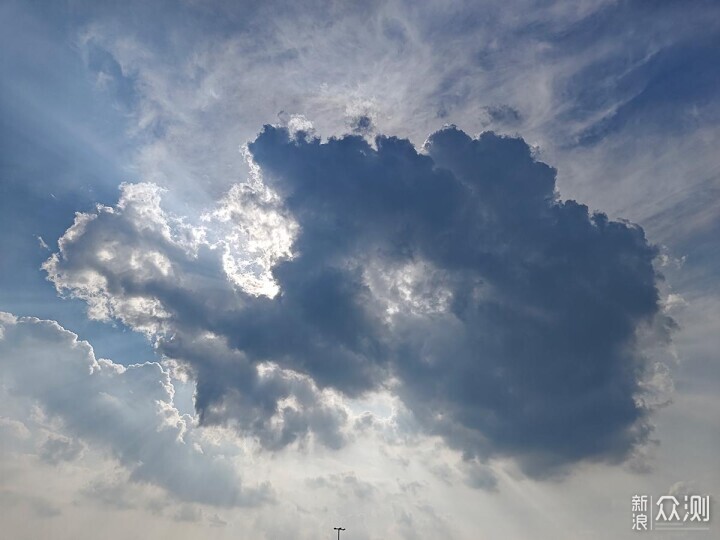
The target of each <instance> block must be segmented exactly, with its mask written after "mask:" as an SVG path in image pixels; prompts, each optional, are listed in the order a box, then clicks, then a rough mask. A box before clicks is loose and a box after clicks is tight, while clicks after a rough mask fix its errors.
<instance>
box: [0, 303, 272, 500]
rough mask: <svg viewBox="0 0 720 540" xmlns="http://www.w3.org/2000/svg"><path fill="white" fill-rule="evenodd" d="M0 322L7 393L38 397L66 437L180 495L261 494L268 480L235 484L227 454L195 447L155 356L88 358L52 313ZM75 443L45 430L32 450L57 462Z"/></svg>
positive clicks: (73, 453) (3, 317)
mask: <svg viewBox="0 0 720 540" xmlns="http://www.w3.org/2000/svg"><path fill="white" fill-rule="evenodd" d="M0 328H2V337H1V338H0V358H2V359H3V360H2V362H1V363H0V374H2V379H3V382H4V385H5V386H6V388H7V389H8V391H9V392H10V393H11V395H13V396H15V397H20V398H29V399H31V400H33V401H34V402H37V403H39V404H40V406H41V407H42V409H43V411H44V412H45V414H47V415H48V416H49V417H51V418H57V419H59V420H60V421H61V423H62V426H63V430H64V431H65V432H66V433H67V434H68V435H69V436H70V437H73V438H74V437H77V438H79V439H81V440H83V441H86V442H88V443H89V444H93V445H99V446H100V447H101V448H104V449H107V450H109V451H110V452H111V453H112V455H113V456H114V457H115V458H116V459H117V460H118V461H119V462H120V463H121V464H122V465H123V466H125V467H126V468H127V469H128V470H129V472H130V478H131V479H132V480H134V481H136V482H141V483H150V484H154V485H156V486H159V487H161V488H164V489H165V490H167V492H169V493H170V495H172V496H173V497H174V498H176V499H178V500H180V501H187V502H199V503H205V504H211V505H217V506H246V505H255V504H260V503H262V502H264V501H266V500H268V499H269V497H270V491H269V489H268V486H261V487H259V488H252V487H243V486H242V482H241V479H240V478H238V476H237V474H236V472H235V469H234V466H233V465H232V464H231V462H229V461H228V460H227V459H225V458H223V457H222V456H219V455H213V453H212V452H209V453H207V452H206V453H202V452H201V451H200V450H198V448H199V447H198V446H197V444H199V443H200V442H201V441H200V440H199V439H197V438H196V437H195V436H194V434H193V433H191V431H192V426H191V424H190V422H189V421H190V419H189V418H188V417H186V416H182V415H180V413H179V412H178V411H177V409H175V408H174V406H173V403H172V401H173V394H174V389H173V386H172V384H171V381H170V379H169V376H168V374H167V373H166V372H165V371H164V370H163V369H162V368H161V367H160V366H159V365H158V364H154V363H147V364H139V365H133V366H128V367H123V366H120V365H118V364H113V363H112V362H111V361H109V360H104V359H100V360H96V359H95V356H94V354H93V350H92V347H90V345H89V344H88V343H87V342H84V341H78V339H77V336H76V335H75V334H73V333H72V332H69V331H67V330H65V329H64V328H62V327H61V326H59V325H58V324H57V323H55V322H53V321H43V320H39V319H35V318H30V317H21V318H15V317H13V316H11V315H9V314H6V313H3V314H0ZM81 450H82V447H81V446H80V444H79V443H78V442H77V441H73V440H72V439H70V438H68V437H65V436H60V437H58V436H51V437H50V438H49V439H48V440H47V441H46V442H45V443H44V444H43V446H42V447H41V448H40V457H41V458H42V459H44V460H46V461H48V462H50V463H57V462H59V461H63V460H69V459H74V458H76V457H77V456H78V455H79V453H80V451H81Z"/></svg>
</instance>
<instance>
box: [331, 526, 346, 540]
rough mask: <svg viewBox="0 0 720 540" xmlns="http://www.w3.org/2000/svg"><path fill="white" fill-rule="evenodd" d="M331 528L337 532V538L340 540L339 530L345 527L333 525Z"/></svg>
mask: <svg viewBox="0 0 720 540" xmlns="http://www.w3.org/2000/svg"><path fill="white" fill-rule="evenodd" d="M333 530H334V531H337V532H338V540H340V531H344V530H345V529H343V528H342V527H333Z"/></svg>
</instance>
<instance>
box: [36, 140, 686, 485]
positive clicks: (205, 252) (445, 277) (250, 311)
mask: <svg viewBox="0 0 720 540" xmlns="http://www.w3.org/2000/svg"><path fill="white" fill-rule="evenodd" d="M248 149H249V155H250V156H251V159H252V163H253V166H254V167H255V172H256V174H257V176H256V178H255V179H254V181H253V182H250V183H248V184H247V185H245V186H244V187H243V188H234V189H233V190H231V192H230V193H228V195H227V197H226V198H225V199H224V200H223V201H222V202H221V205H220V207H219V208H218V209H217V211H215V212H211V213H209V214H208V215H206V216H205V227H204V228H199V227H193V226H191V225H190V224H188V223H186V222H185V221H183V220H180V219H178V218H175V217H173V216H171V215H169V214H167V213H166V212H164V211H163V210H162V209H161V206H160V192H159V190H158V189H157V188H155V187H154V186H152V185H147V184H139V185H125V186H124V187H123V192H122V196H121V199H120V201H119V203H118V205H117V206H116V207H114V208H109V207H99V208H98V209H97V211H96V212H94V213H92V214H80V215H78V217H77V219H76V221H75V224H74V225H73V227H71V228H70V229H69V230H68V231H67V233H66V234H65V235H64V237H63V238H62V239H61V240H60V242H59V246H60V252H59V253H58V254H56V255H54V256H53V257H52V258H51V259H50V260H48V262H47V263H46V265H45V268H46V270H47V271H48V273H49V277H50V279H51V280H52V281H54V283H55V284H56V286H57V287H58V289H59V290H61V291H65V292H69V293H70V294H72V295H74V296H76V297H80V298H83V299H84V300H86V301H87V302H88V303H89V305H90V308H91V309H90V313H91V315H93V316H94V317H96V318H106V317H114V318H117V319H119V320H121V321H123V322H124V323H125V324H127V325H129V326H130V327H132V328H135V329H138V330H142V331H144V332H146V333H147V334H148V335H150V336H152V338H153V339H154V340H155V342H156V343H157V347H158V349H159V350H160V351H161V353H162V354H164V355H165V356H167V357H170V358H173V359H176V360H178V361H180V362H182V363H184V364H185V365H186V366H188V368H189V369H190V370H191V371H192V373H193V374H194V376H195V377H196V380H197V394H196V407H197V409H198V412H199V414H200V418H201V419H202V421H203V422H206V423H215V422H229V423H231V424H232V425H234V426H235V427H236V428H237V429H239V430H240V431H242V432H244V433H249V434H252V435H254V436H256V437H257V438H258V440H259V441H260V442H261V443H262V444H263V445H265V446H266V447H268V448H282V447H284V446H286V445H288V444H290V443H292V442H294V441H298V440H304V439H305V438H306V437H307V436H308V435H309V434H312V436H313V437H315V438H316V439H317V440H319V441H320V442H322V443H324V444H326V445H328V446H330V447H339V446H341V445H342V444H343V443H344V441H345V440H346V438H347V436H348V427H347V425H346V424H347V422H346V421H347V418H348V412H347V410H346V408H345V407H344V406H343V404H342V400H341V398H342V396H359V395H362V394H363V393H365V392H368V391H373V390H378V389H384V390H386V391H390V392H392V393H394V394H396V395H397V396H399V397H400V398H401V399H402V400H403V402H404V403H405V405H406V406H407V407H408V408H409V410H411V411H412V412H413V414H414V415H415V417H416V418H417V420H418V421H419V424H420V425H421V426H423V428H424V429H425V430H426V431H427V432H428V433H430V434H434V435H439V436H441V437H443V438H444V440H445V441H446V442H447V443H448V444H449V445H450V446H452V447H454V448H457V449H460V450H462V452H463V453H464V455H465V456H466V457H468V458H470V457H478V458H480V459H485V458H488V457H491V456H497V455H507V456H511V457H513V458H515V459H516V460H517V461H518V462H519V463H520V464H521V466H522V467H523V468H524V469H525V470H526V472H528V473H530V474H537V475H542V474H545V473H547V472H548V471H551V470H554V469H555V468H556V467H560V466H564V465H567V464H571V463H574V462H577V461H580V460H583V459H599V460H609V461H617V460H621V459H623V458H624V457H626V456H627V455H628V453H629V452H631V451H632V450H633V448H634V447H635V446H636V445H637V444H639V443H641V442H643V441H644V440H645V439H646V437H647V435H648V431H649V427H648V423H647V415H648V413H649V408H648V406H647V402H646V401H644V400H643V398H642V391H643V383H642V381H643V378H644V377H645V376H646V374H647V371H648V366H647V361H646V358H645V357H644V356H643V354H642V350H641V348H640V346H639V344H638V343H639V342H638V336H639V334H640V333H642V332H645V331H651V330H652V331H659V332H661V334H664V333H665V332H666V331H667V329H668V328H669V327H670V325H671V324H672V323H671V321H669V320H667V319H665V318H664V316H663V315H662V314H661V312H660V308H659V295H658V290H657V285H656V282H657V280H658V279H659V276H658V275H657V274H656V272H655V270H654V268H653V259H654V257H655V256H656V250H655V248H654V247H652V246H650V245H649V244H648V243H647V241H646V239H645V236H644V233H643V231H642V229H640V228H639V227H637V226H634V225H631V224H628V223H621V222H616V221H610V220H608V218H607V217H606V216H605V215H603V214H599V213H595V214H590V213H589V212H588V208H587V207H586V206H583V205H581V204H578V203H576V202H574V201H561V200H560V199H559V198H558V195H557V193H556V190H555V171H554V169H552V168H551V167H549V166H547V165H545V164H543V163H541V162H539V161H537V160H536V159H534V157H533V155H532V152H531V150H530V148H529V147H528V145H527V144H526V143H525V142H524V141H523V140H521V139H513V138H506V137H499V136H497V135H495V134H493V133H483V134H482V135H480V137H479V138H477V139H473V138H471V137H470V136H468V135H467V134H465V133H464V132H462V131H460V130H458V129H455V128H452V127H451V128H447V129H443V130H441V131H439V132H437V133H434V134H433V135H431V136H430V137H429V139H428V140H427V142H426V144H425V147H424V148H423V150H422V151H421V152H420V151H418V150H417V149H416V148H415V147H414V146H413V145H412V144H411V143H410V142H409V141H407V140H403V139H398V138H394V137H384V136H378V137H377V138H376V139H375V145H371V144H370V143H368V142H367V141H366V140H365V139H364V138H362V137H360V136H344V137H342V138H333V139H330V140H328V141H324V142H323V141H321V140H320V139H318V138H315V137H313V136H311V135H310V134H308V132H306V131H302V130H296V131H293V132H291V131H289V130H288V129H286V128H280V127H271V126H266V127H265V128H264V129H263V131H262V132H261V133H260V135H259V136H258V137H257V138H256V139H255V141H253V142H252V143H250V144H249V146H248ZM268 216H269V217H268ZM208 222H211V225H212V226H207V223H208ZM218 231H221V232H220V233H219V234H218ZM249 275H251V276H254V278H253V279H246V278H247V277H248V276H249ZM263 284H264V285H263Z"/></svg>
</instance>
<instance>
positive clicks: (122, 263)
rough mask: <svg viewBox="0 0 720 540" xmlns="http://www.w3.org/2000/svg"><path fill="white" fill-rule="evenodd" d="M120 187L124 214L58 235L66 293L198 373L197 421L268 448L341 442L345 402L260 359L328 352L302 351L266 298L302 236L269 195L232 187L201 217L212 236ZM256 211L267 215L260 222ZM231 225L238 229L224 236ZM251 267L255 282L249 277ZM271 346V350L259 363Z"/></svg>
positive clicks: (298, 332)
mask: <svg viewBox="0 0 720 540" xmlns="http://www.w3.org/2000/svg"><path fill="white" fill-rule="evenodd" d="M121 190H122V193H121V197H120V200H119V202H118V204H117V206H116V207H114V208H110V207H104V206H100V207H98V208H97V210H96V212H95V213H93V214H78V216H77V217H76V220H75V223H74V224H73V226H72V227H70V229H68V231H67V232H66V234H65V235H64V236H63V237H62V238H61V239H60V241H59V246H60V250H61V251H60V253H58V254H54V255H53V256H52V257H51V258H50V259H48V261H47V262H46V263H45V265H44V268H45V269H46V271H47V272H48V274H49V277H50V279H51V280H52V281H53V282H54V283H55V284H56V286H57V288H58V290H59V291H61V292H66V291H69V292H70V293H71V294H72V295H74V296H75V297H78V298H82V299H83V300H85V301H86V302H87V303H88V306H89V314H90V316H91V317H93V318H97V319H100V320H106V319H109V318H117V319H119V320H120V321H122V322H123V323H124V324H126V325H128V326H130V327H131V328H134V329H136V330H140V331H143V332H145V333H146V334H147V335H148V336H150V337H152V338H153V339H154V340H155V343H156V346H157V348H158V350H159V351H160V352H161V353H162V354H163V355H165V356H167V357H169V358H173V359H177V360H179V361H182V362H183V363H184V364H185V365H188V366H190V367H191V368H192V371H193V372H194V374H195V376H196V380H197V393H196V399H195V404H196V408H197V410H198V412H199V414H200V419H201V421H203V422H205V423H220V422H225V421H229V422H230V423H232V424H233V425H234V426H235V427H237V428H238V429H239V430H240V431H242V432H243V433H246V434H250V435H253V436H256V437H257V439H258V440H259V442H260V443H261V444H262V445H263V446H265V447H267V448H271V449H279V448H282V447H284V446H287V445H288V444H290V443H293V442H296V441H300V442H302V441H304V439H305V438H306V437H307V435H309V434H310V433H314V434H315V435H316V437H317V439H318V440H319V441H320V442H322V443H324V444H326V445H328V446H330V447H334V448H337V447H339V446H341V445H342V444H343V442H344V440H345V435H344V433H343V432H342V428H343V425H344V422H345V418H346V416H347V413H346V411H345V408H344V406H342V404H340V403H339V402H338V400H336V399H334V398H333V396H332V395H328V393H327V392H325V393H323V392H321V391H320V390H319V389H318V387H317V385H316V384H315V383H314V382H313V381H312V380H311V379H309V378H308V377H307V375H301V374H300V373H298V371H297V370H295V371H289V370H288V369H281V368H279V367H278V366H277V364H267V363H263V362H264V361H265V360H269V361H270V360H278V359H279V358H281V354H283V353H284V354H288V355H289V354H290V353H291V351H293V347H297V350H296V353H297V355H298V358H300V359H301V358H302V357H301V356H300V354H301V353H302V350H303V349H301V348H304V350H305V351H306V352H305V354H306V355H307V357H308V358H310V357H313V355H316V354H317V351H318V350H322V349H323V347H325V345H321V344H315V343H307V344H303V343H304V342H306V341H308V340H307V338H306V337H305V335H304V333H305V332H306V330H305V329H304V328H303V325H302V321H301V317H300V316H299V314H298V313H297V310H294V311H293V312H292V313H289V316H285V315H284V314H283V310H282V307H281V306H278V305H277V302H275V301H273V300H272V299H270V298H268V297H267V296H264V295H262V294H260V293H265V294H271V295H272V294H274V293H275V291H274V290H273V287H274V284H273V283H272V281H268V277H267V275H266V274H267V269H266V267H267V265H268V264H270V262H272V261H274V260H275V258H276V257H277V256H279V255H284V254H286V251H287V249H288V247H287V243H288V240H287V238H289V237H291V236H292V234H293V229H294V225H293V223H292V222H290V221H288V222H285V221H283V216H282V215H281V214H280V213H278V211H277V209H276V208H275V206H276V205H275V204H274V202H273V200H272V197H271V196H269V195H268V194H267V193H264V192H263V190H262V189H261V186H257V185H252V184H250V185H247V186H244V189H234V190H232V191H231V192H230V193H229V194H228V195H227V197H226V198H225V199H224V200H223V201H222V203H221V205H220V207H219V208H218V209H217V210H216V211H215V212H213V213H211V214H209V215H207V216H204V218H205V222H206V224H207V225H208V227H209V226H213V227H214V228H215V231H214V234H213V238H210V231H208V230H207V228H202V227H192V226H190V225H188V224H187V223H185V222H184V221H182V220H180V219H177V218H174V217H173V216H171V215H168V214H167V213H165V212H164V211H163V210H162V209H161V207H160V195H161V191H160V190H159V189H158V188H157V187H156V186H154V185H151V184H125V185H123V186H121ZM263 213H264V214H263ZM259 214H263V215H264V218H263V219H261V220H258V219H257V217H258V215H259ZM240 219H244V220H245V221H244V222H239V220H240ZM229 220H234V222H235V223H236V225H237V226H236V228H235V229H234V230H228V227H227V222H228V221H229ZM281 230H284V232H281ZM254 236H258V237H260V238H257V239H254V238H253V237H254ZM248 248H249V249H248ZM243 251H244V253H243ZM229 261H232V263H229ZM248 268H250V269H252V268H254V269H255V270H256V276H255V277H252V276H250V278H248V273H250V270H248ZM239 269H242V270H241V271H240V270H239ZM241 285H245V286H246V289H242V288H241ZM258 294H260V296H257V295H258ZM291 318H296V319H297V320H296V321H295V322H294V323H293V321H292V320H290V319H291ZM292 324H296V325H297V328H293V325H292ZM256 327H258V329H257V330H256ZM272 328H277V332H273V330H272ZM231 334H234V336H233V339H240V337H242V338H244V339H248V340H255V346H256V348H257V350H256V351H255V355H254V356H253V357H250V358H249V357H248V355H247V354H246V353H245V352H243V351H238V350H237V349H236V348H231V347H229V346H228V344H227V342H228V339H230V337H229V336H230V335H231ZM271 346H272V347H273V354H267V355H264V356H260V355H261V352H262V349H263V348H269V347H271ZM327 348H329V349H330V347H329V346H327ZM325 354H326V355H327V354H329V353H325ZM325 357H326V356H320V360H322V359H324V358H325ZM261 364H262V365H261ZM284 364H286V367H287V365H288V362H284ZM290 367H297V365H296V364H292V365H290Z"/></svg>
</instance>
